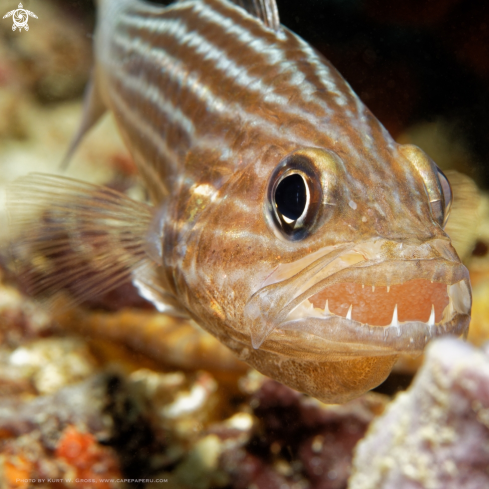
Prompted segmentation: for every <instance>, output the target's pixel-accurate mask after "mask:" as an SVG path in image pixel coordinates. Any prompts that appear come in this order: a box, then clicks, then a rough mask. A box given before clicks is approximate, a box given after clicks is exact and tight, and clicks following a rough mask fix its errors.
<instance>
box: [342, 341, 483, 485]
mask: <svg viewBox="0 0 489 489" xmlns="http://www.w3.org/2000/svg"><path fill="white" fill-rule="evenodd" d="M348 487H349V489H391V488H396V489H415V488H416V489H417V488H420V489H421V488H423V489H460V488H464V489H484V488H487V487H489V345H488V344H486V346H485V348H483V349H481V350H477V349H475V348H474V347H472V346H471V345H469V344H466V343H464V342H462V341H461V340H457V339H454V338H443V339H439V340H437V341H435V342H433V343H432V344H431V345H430V346H429V348H428V351H427V354H426V360H425V363H424V365H423V367H422V369H421V370H420V371H419V373H418V375H417V377H416V379H415V381H414V383H413V385H412V386H411V387H410V389H409V390H408V391H407V392H405V393H402V394H399V395H398V396H397V398H396V399H395V400H394V401H393V402H392V403H391V404H390V405H389V406H388V408H387V410H386V412H385V414H384V415H383V416H381V417H379V418H378V419H376V420H375V421H374V422H373V423H372V425H371V427H370V429H369V431H368V434H367V436H366V438H365V439H364V440H362V441H361V442H360V443H359V444H358V446H357V448H356V455H355V458H354V461H353V475H352V477H351V478H350V484H349V486H348Z"/></svg>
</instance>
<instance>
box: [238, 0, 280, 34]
mask: <svg viewBox="0 0 489 489" xmlns="http://www.w3.org/2000/svg"><path fill="white" fill-rule="evenodd" d="M230 1H231V2H232V3H234V4H236V5H238V6H239V7H242V8H243V9H244V10H246V11H247V12H248V13H249V14H251V15H253V16H255V17H256V18H258V19H259V20H261V21H262V22H263V24H265V25H266V26H267V27H269V28H270V29H273V30H274V31H279V30H280V18H279V15H278V7H277V3H276V1H275V0H230Z"/></svg>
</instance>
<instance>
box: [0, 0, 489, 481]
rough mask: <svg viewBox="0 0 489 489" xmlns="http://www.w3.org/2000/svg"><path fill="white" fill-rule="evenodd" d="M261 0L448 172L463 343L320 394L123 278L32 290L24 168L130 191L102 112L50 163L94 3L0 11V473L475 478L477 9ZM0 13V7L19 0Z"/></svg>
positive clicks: (484, 307) (483, 291) (486, 372)
mask: <svg viewBox="0 0 489 489" xmlns="http://www.w3.org/2000/svg"><path fill="white" fill-rule="evenodd" d="M156 3H157V2H156ZM277 3H278V7H279V11H280V16H281V20H282V23H283V24H285V25H286V26H287V27H289V28H290V29H292V30H293V31H295V32H296V33H298V34H299V35H301V36H302V37H304V38H305V39H306V40H307V41H309V42H310V43H311V44H312V45H313V46H315V47H316V49H318V50H319V51H320V52H322V53H323V54H324V55H325V56H326V57H327V58H328V59H330V60H331V61H332V63H333V64H334V65H335V66H336V68H337V69H338V70H339V71H340V73H341V74H342V75H343V76H344V77H345V78H346V80H347V81H348V82H349V83H350V84H351V86H352V87H353V89H354V90H355V91H356V92H357V93H358V95H359V96H360V98H361V99H362V100H363V101H364V102H365V103H366V105H367V106H368V107H369V108H370V109H371V110H372V112H373V113H374V114H375V115H376V116H377V117H378V118H379V119H380V121H381V122H382V123H383V124H384V125H385V126H386V128H387V129H388V130H389V131H390V132H391V134H392V135H393V136H394V137H395V138H396V140H397V141H399V142H402V143H407V142H409V143H413V144H416V145H418V146H420V147H421V148H422V149H423V150H425V151H426V153H427V154H428V155H429V156H431V157H432V158H433V159H434V161H435V162H436V163H437V164H438V165H439V166H440V167H441V168H442V169H443V170H444V171H446V172H447V176H448V177H449V179H450V181H451V183H452V187H453V191H454V204H453V209H452V215H451V217H450V220H449V223H448V226H447V228H446V231H447V233H448V234H449V235H450V237H451V238H452V240H453V243H454V246H455V247H456V249H457V251H458V253H459V255H460V257H461V258H462V260H463V261H464V263H465V264H466V265H467V267H468V268H469V271H470V274H471V281H472V286H473V301H474V302H473V310H472V322H471V326H470V331H469V335H468V339H467V342H466V343H464V342H463V341H462V340H456V339H443V340H439V341H437V342H434V343H433V345H431V346H430V347H429V349H428V351H427V354H426V355H425V356H424V358H419V357H418V358H408V357H406V358H401V359H400V360H399V362H398V364H397V365H396V367H395V369H394V371H393V372H392V374H391V375H390V376H389V378H388V379H387V380H386V381H385V382H384V383H383V384H382V385H381V386H379V387H378V388H377V389H375V391H374V392H370V393H368V394H366V395H364V396H362V397H360V398H359V399H356V400H354V401H351V402H349V403H346V404H344V405H325V404H322V403H320V402H319V401H317V400H315V399H312V398H309V397H307V396H304V395H302V394H299V393H297V392H295V391H293V390H291V389H289V388H287V387H285V386H283V385H281V384H280V383H278V382H275V381H272V380H270V379H267V378H266V377H264V376H262V375H260V374H258V373H257V372H256V371H252V370H250V369H249V367H248V366H247V365H245V364H243V363H241V362H239V361H238V360H237V359H235V358H234V357H233V355H232V354H231V353H230V352H228V351H227V350H226V349H225V348H224V347H223V346H222V345H220V344H219V343H218V342H217V341H216V340H214V339H213V338H211V337H210V336H209V335H207V334H206V333H204V332H203V331H201V330H198V329H196V328H195V326H194V325H193V324H191V323H189V322H187V321H185V320H181V319H175V318H169V317H166V316H164V315H161V314H159V313H157V312H156V311H155V309H154V308H153V306H152V305H151V304H149V303H148V302H146V301H145V300H143V299H141V298H140V297H139V296H138V294H137V292H136V290H135V289H134V288H133V287H132V286H131V285H127V284H125V285H121V286H120V287H118V288H117V289H116V290H114V291H112V292H110V293H107V294H105V295H103V296H101V297H97V298H96V299H92V300H90V301H89V302H86V303H83V304H80V305H78V306H76V307H73V306H69V302H68V300H67V302H66V303H64V304H57V305H55V306H52V307H50V308H47V307H45V306H44V305H43V304H41V303H39V302H36V301H35V300H34V299H33V298H30V297H29V296H28V295H27V293H26V287H25V284H24V283H23V282H22V280H21V279H19V277H17V275H16V274H15V266H14V265H15V264H14V263H13V260H12V257H11V254H10V253H9V244H8V243H9V242H11V241H13V242H15V239H16V236H15V233H14V231H13V230H12V227H11V226H10V227H9V224H8V209H7V207H6V204H5V193H6V192H5V188H6V185H7V184H8V183H9V182H12V181H13V180H15V178H17V177H19V176H21V175H25V174H27V173H29V172H34V171H35V172H45V173H58V174H64V175H68V176H72V177H74V178H79V179H82V180H85V181H90V182H94V183H100V184H104V185H107V186H109V187H111V188H114V189H117V190H119V191H123V192H126V193H128V194H129V195H131V197H133V198H136V199H140V200H144V199H145V198H146V193H145V189H144V187H143V186H142V184H141V183H140V181H139V180H138V175H137V171H136V168H135V165H134V163H133V162H132V160H131V158H130V156H129V154H128V153H127V151H126V150H125V148H124V146H123V144H122V142H121V140H120V137H119V135H118V133H117V131H116V129H115V127H114V123H113V121H112V119H111V117H110V116H106V117H105V118H104V120H103V121H102V122H101V123H100V124H99V125H98V126H97V127H96V128H95V129H94V130H93V131H92V132H91V133H90V134H89V136H88V137H87V138H86V140H85V141H84V142H83V143H82V145H81V146H80V147H79V149H78V150H77V153H76V155H75V156H74V158H73V159H72V161H71V163H70V165H69V168H68V169H67V170H66V171H64V172H62V171H61V170H60V168H59V167H60V162H61V161H62V159H63V156H64V154H65V152H66V150H67V147H68V145H69V143H70V140H71V138H72V136H73V134H74V133H75V131H76V129H77V126H78V123H79V120H80V116H81V107H82V96H83V91H84V88H85V85H86V83H87V81H88V79H89V76H90V70H91V64H92V52H91V47H92V46H91V44H92V32H93V27H94V22H95V20H94V19H95V7H94V5H93V4H92V2H90V1H83V0H78V1H71V0H64V1H62V0H57V1H56V0H25V1H24V3H23V6H24V8H26V9H28V10H30V11H32V12H34V13H35V14H36V15H37V17H38V18H37V19H36V18H29V30H28V31H26V30H25V29H24V30H22V31H19V30H18V29H17V30H15V31H13V30H12V18H11V17H10V18H6V19H0V198H1V204H0V238H1V240H2V243H4V244H3V246H2V248H1V252H0V275H1V286H0V487H2V488H4V487H5V488H19V489H20V488H22V489H27V488H36V489H39V488H42V489H44V488H84V489H88V488H104V489H105V488H119V487H121V488H123V487H127V488H147V489H153V488H157V487H158V488H160V487H165V488H176V489H180V488H181V489H183V488H195V489H213V488H227V489H231V488H233V489H244V488H252V489H255V488H256V489H286V488H291V489H292V488H295V489H309V488H310V489H313V488H314V489H341V488H347V487H348V488H350V489H380V488H384V489H390V488H395V489H403V488H406V489H408V488H409V489H413V488H427V489H431V488H433V489H438V488H440V489H442V488H443V489H446V488H454V489H455V488H470V489H479V488H480V489H483V488H487V487H489V345H488V343H485V342H486V341H487V339H488V338H489V197H488V194H487V191H488V189H489V167H488V156H487V154H488V147H489V117H488V116H487V115H488V114H489V4H486V3H485V2H477V1H462V0H433V1H423V0H405V1H403V2H389V1H386V0H382V1H381V0H343V1H341V0H303V2H300V3H299V2H292V1H291V0H277ZM0 7H1V8H0V14H1V15H0V17H2V16H3V15H4V14H5V13H7V12H8V11H10V10H12V9H16V8H17V0H15V1H12V0H0ZM14 224H15V223H14ZM484 345H485V346H484ZM124 480H125V481H124Z"/></svg>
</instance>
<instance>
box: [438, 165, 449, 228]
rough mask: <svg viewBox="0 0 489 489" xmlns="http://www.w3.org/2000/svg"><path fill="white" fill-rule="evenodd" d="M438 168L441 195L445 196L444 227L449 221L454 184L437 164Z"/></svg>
mask: <svg viewBox="0 0 489 489" xmlns="http://www.w3.org/2000/svg"><path fill="white" fill-rule="evenodd" d="M435 167H436V170H437V176H438V181H439V182H440V189H441V195H442V198H443V223H442V225H441V227H442V228H444V227H445V225H446V224H447V221H448V216H449V215H450V210H451V208H452V201H453V192H452V186H451V185H450V182H449V180H448V178H447V177H446V175H445V174H444V173H443V172H442V171H441V170H440V168H438V166H437V165H436V164H435Z"/></svg>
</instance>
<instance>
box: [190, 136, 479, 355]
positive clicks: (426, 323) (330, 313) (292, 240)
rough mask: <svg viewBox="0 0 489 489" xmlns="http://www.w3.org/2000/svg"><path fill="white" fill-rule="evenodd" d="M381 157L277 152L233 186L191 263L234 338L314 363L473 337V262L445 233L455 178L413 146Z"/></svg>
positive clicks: (314, 150) (310, 151) (201, 235)
mask: <svg viewBox="0 0 489 489" xmlns="http://www.w3.org/2000/svg"><path fill="white" fill-rule="evenodd" d="M386 154H387V156H386V155H383V159H384V164H383V166H382V167H380V166H379V165H377V167H376V166H375V165H374V162H369V161H368V160H369V158H368V155H367V157H366V158H365V162H364V164H363V165H362V164H358V165H353V164H352V163H351V161H350V162H349V161H345V158H342V157H341V156H340V155H339V154H338V153H336V152H335V151H333V150H330V149H325V148H315V147H299V148H296V149H294V150H292V151H290V152H288V153H287V154H285V155H284V154H283V152H282V154H281V151H280V150H272V151H269V153H268V155H266V156H265V157H264V158H263V159H262V160H261V162H260V164H259V165H249V166H248V167H247V168H245V169H244V170H243V171H242V172H240V173H239V174H238V175H239V176H238V177H237V178H236V180H234V181H233V182H230V184H229V185H228V186H227V188H226V191H225V192H223V195H224V197H223V198H222V199H221V200H220V201H219V202H218V203H217V205H216V207H215V209H214V210H213V212H211V213H210V215H209V217H208V218H207V219H206V220H205V223H204V224H203V225H202V226H201V228H200V229H201V230H200V233H199V240H198V246H196V254H195V257H196V258H195V259H194V260H193V261H192V268H193V275H194V276H195V274H196V271H197V270H198V271H199V272H200V273H201V276H200V278H199V283H200V285H199V286H198V288H199V290H202V288H203V284H205V283H206V282H207V284H208V285H209V286H208V289H207V292H206V295H207V297H209V298H211V300H210V306H209V307H210V312H211V315H215V314H216V310H218V315H219V316H220V319H221V320H222V321H223V323H225V325H226V328H225V329H226V334H227V335H228V334H229V332H230V331H234V332H239V335H238V336H240V339H241V341H247V342H248V344H249V345H250V346H251V347H252V348H253V349H255V350H257V349H263V350H269V351H274V352H277V353H283V352H285V351H287V352H288V353H287V354H290V355H297V356H300V357H301V358H308V359H309V360H311V361H316V360H318V359H319V360H320V359H321V358H322V359H324V358H325V357H329V358H331V357H333V356H335V357H337V358H340V357H355V356H365V355H370V356H384V355H393V354H399V353H402V352H411V353H419V352H421V351H422V350H423V349H424V346H425V345H426V343H427V342H428V341H429V340H430V339H431V338H433V337H435V336H438V335H443V334H447V333H451V334H456V335H460V334H464V333H465V332H466V330H467V327H468V323H469V320H470V308H471V292H470V282H469V277H468V271H467V269H466V268H465V267H464V266H463V265H462V263H461V262H460V259H459V257H458V256H457V253H456V251H455V249H454V248H453V247H452V245H451V243H450V239H449V237H448V236H447V235H446V234H445V233H444V231H443V227H444V225H445V223H446V221H447V219H448V215H449V211H450V203H451V191H450V184H449V182H448V180H447V179H446V177H445V176H444V175H443V173H442V172H441V170H440V169H439V168H438V167H437V166H436V165H435V163H434V162H433V161H432V160H431V159H430V158H429V157H428V156H427V155H426V154H425V153H424V152H423V151H422V150H421V149H419V148H417V147H415V146H410V145H397V144H395V143H393V145H392V146H391V148H390V151H388V152H386ZM385 168H387V169H388V171H386V170H385ZM374 170H377V171H374ZM380 170H382V171H380ZM211 277H212V278H211ZM195 285H196V286H197V284H195ZM204 287H205V286H204ZM200 316H201V314H200ZM214 319H215V318H213V319H212V321H214ZM230 336H232V333H231V334H230ZM243 336H244V337H245V338H246V340H243Z"/></svg>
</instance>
